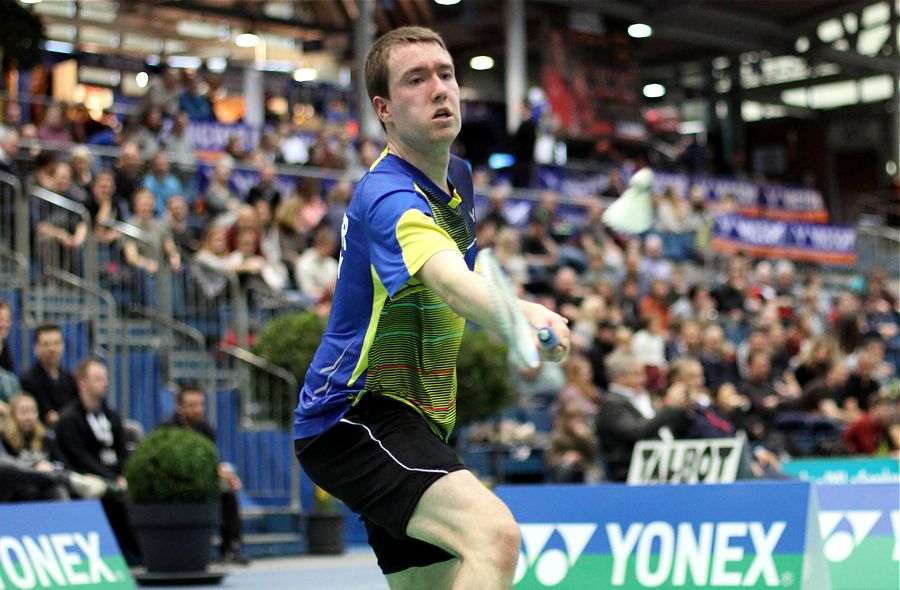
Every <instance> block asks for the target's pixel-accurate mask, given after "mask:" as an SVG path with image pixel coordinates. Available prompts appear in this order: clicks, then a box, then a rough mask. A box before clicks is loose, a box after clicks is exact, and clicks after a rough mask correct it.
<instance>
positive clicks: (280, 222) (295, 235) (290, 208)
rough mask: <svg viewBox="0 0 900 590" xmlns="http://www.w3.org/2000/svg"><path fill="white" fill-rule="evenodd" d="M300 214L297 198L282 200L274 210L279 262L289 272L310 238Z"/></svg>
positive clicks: (301, 209) (300, 202) (295, 264)
mask: <svg viewBox="0 0 900 590" xmlns="http://www.w3.org/2000/svg"><path fill="white" fill-rule="evenodd" d="M302 213H303V202H302V201H301V200H300V198H299V197H297V196H292V197H288V198H287V199H284V200H283V201H281V203H280V204H279V205H278V209H276V210H275V229H276V230H277V231H278V245H279V246H280V247H281V260H282V261H283V262H284V263H285V264H286V265H287V267H288V268H289V269H291V270H293V269H295V268H296V266H297V261H298V260H299V259H300V254H301V253H303V251H304V250H305V249H306V242H307V240H308V239H309V238H310V237H311V236H310V232H308V231H307V229H306V224H305V223H304V221H303V216H302Z"/></svg>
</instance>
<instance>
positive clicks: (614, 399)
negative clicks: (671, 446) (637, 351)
mask: <svg viewBox="0 0 900 590" xmlns="http://www.w3.org/2000/svg"><path fill="white" fill-rule="evenodd" d="M606 371H607V376H608V377H609V379H610V384H609V390H608V392H607V394H606V397H605V400H604V402H603V404H602V405H601V406H600V411H599V412H598V413H597V434H598V436H599V437H600V443H601V448H602V449H603V456H604V458H605V459H606V463H607V467H608V473H607V476H608V479H610V480H611V481H625V479H626V478H627V476H628V466H629V465H630V464H631V454H632V451H633V450H634V445H635V443H637V442H638V441H641V440H648V439H656V438H660V437H666V438H672V437H673V436H680V435H682V434H683V433H684V432H685V431H686V430H687V428H688V426H689V425H690V421H691V413H692V412H693V410H694V402H693V401H692V400H690V399H688V398H687V396H684V398H683V399H681V400H679V404H678V405H675V406H671V405H669V406H663V407H661V408H660V409H659V411H657V410H656V409H655V408H654V407H653V402H652V401H651V399H650V394H649V393H648V392H647V389H646V381H647V376H646V373H645V371H644V367H643V365H642V364H641V362H640V361H639V360H638V359H637V358H635V357H634V356H633V355H631V354H627V353H619V354H616V353H613V354H611V355H610V357H609V359H608V361H607V369H606Z"/></svg>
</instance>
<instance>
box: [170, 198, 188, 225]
mask: <svg viewBox="0 0 900 590" xmlns="http://www.w3.org/2000/svg"><path fill="white" fill-rule="evenodd" d="M166 207H167V208H168V209H169V216H170V217H171V218H172V219H174V220H175V221H183V220H184V219H185V218H186V217H187V213H188V209H187V203H186V202H185V201H184V199H183V198H181V197H170V198H169V200H168V201H167V202H166Z"/></svg>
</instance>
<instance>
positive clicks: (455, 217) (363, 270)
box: [294, 150, 476, 440]
mask: <svg viewBox="0 0 900 590" xmlns="http://www.w3.org/2000/svg"><path fill="white" fill-rule="evenodd" d="M448 180H449V184H450V190H451V193H452V194H450V195H448V194H447V193H445V192H444V191H443V190H442V189H440V188H438V187H437V186H436V185H435V184H434V183H433V182H431V180H429V179H428V177H427V176H425V174H424V173H422V172H421V171H420V170H418V169H417V168H416V167H414V166H413V165H412V164H410V163H409V162H407V161H405V160H403V159H402V158H400V157H398V156H396V155H394V154H392V153H390V152H388V151H387V150H385V152H384V153H383V154H382V155H381V157H380V158H379V159H378V161H376V162H375V164H373V165H372V168H371V169H370V170H369V172H368V173H367V174H366V175H365V176H364V177H363V178H362V180H361V181H360V182H359V184H358V186H357V188H356V192H355V193H354V195H353V199H352V200H351V201H350V204H349V206H348V207H347V213H346V215H345V216H344V220H343V224H342V227H341V255H340V260H339V262H338V279H337V286H336V288H335V294H334V302H333V304H332V309H331V315H330V317H329V319H328V325H327V327H326V328H325V334H324V335H323V337H322V341H321V343H320V344H319V348H318V349H317V351H316V354H315V356H314V357H313V361H312V364H311V365H310V367H309V369H308V370H307V373H306V379H305V380H304V383H303V387H302V388H301V390H300V400H299V403H298V404H297V409H296V411H295V420H294V438H295V439H300V438H306V437H309V436H314V435H316V434H318V433H320V432H322V431H323V430H325V429H327V428H328V427H330V426H331V425H333V424H335V423H336V422H337V421H338V420H340V419H341V417H343V415H344V414H345V413H346V412H347V410H348V409H349V408H350V405H351V403H352V400H353V397H354V396H355V395H357V394H360V393H361V392H374V393H377V394H380V395H385V396H389V397H391V398H394V399H397V400H399V401H401V402H403V403H405V404H407V405H409V406H411V407H412V408H414V409H415V410H416V411H417V412H419V414H421V415H422V416H423V417H424V418H425V420H426V422H427V423H428V424H429V426H430V427H431V429H432V430H433V431H434V432H435V434H437V435H438V436H440V437H441V438H443V439H444V440H446V439H447V438H448V437H449V436H450V432H451V431H452V430H453V425H454V422H455V421H456V359H457V353H458V351H459V345H460V342H461V340H462V336H463V330H464V328H465V319H464V318H462V317H461V316H459V315H457V314H456V313H455V312H454V311H453V310H451V309H450V307H449V306H448V305H447V304H446V303H445V302H444V301H443V300H442V299H441V298H440V297H438V296H437V294H436V293H435V292H434V291H432V290H431V289H429V288H428V287H426V286H425V285H424V284H422V283H421V282H420V281H419V280H418V279H416V278H415V274H416V273H417V272H418V271H419V269H420V268H422V265H424V264H425V262H426V261H427V260H428V259H429V258H430V257H431V256H432V255H434V254H435V253H437V252H440V251H443V250H450V249H455V250H457V251H458V252H460V253H461V254H462V255H463V256H464V258H465V260H466V263H467V265H468V266H469V268H470V269H472V268H474V265H475V254H476V248H475V208H474V201H473V196H472V192H473V191H472V175H471V172H470V170H469V167H468V165H467V164H466V163H465V162H464V161H463V160H461V159H459V158H456V157H454V156H451V159H450V166H449V169H448Z"/></svg>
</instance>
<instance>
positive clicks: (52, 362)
mask: <svg viewBox="0 0 900 590" xmlns="http://www.w3.org/2000/svg"><path fill="white" fill-rule="evenodd" d="M65 349H66V346H65V343H64V342H63V337H62V332H58V331H55V330H54V331H52V332H43V333H42V334H41V335H40V336H38V339H37V342H35V343H34V356H36V357H37V359H38V361H40V363H41V364H42V365H47V366H50V367H58V366H59V363H60V360H61V359H62V355H63V351H64V350H65Z"/></svg>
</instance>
